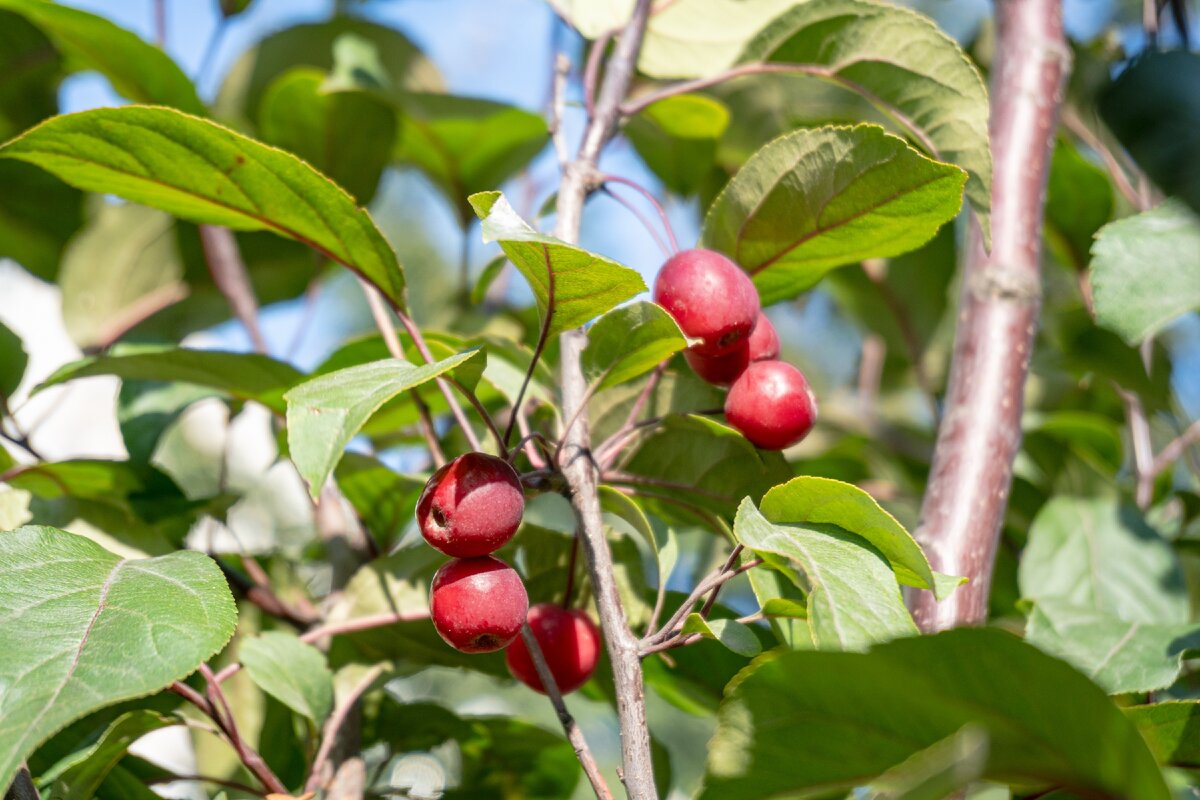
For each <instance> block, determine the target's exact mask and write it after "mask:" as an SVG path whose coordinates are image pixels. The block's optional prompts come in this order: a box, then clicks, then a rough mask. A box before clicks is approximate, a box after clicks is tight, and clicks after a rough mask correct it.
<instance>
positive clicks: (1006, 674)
mask: <svg viewBox="0 0 1200 800" xmlns="http://www.w3.org/2000/svg"><path fill="white" fill-rule="evenodd" d="M966 725H972V726H974V727H976V728H978V729H979V730H981V731H982V732H984V733H985V734H986V735H987V737H988V741H989V747H988V753H987V761H986V768H985V770H984V776H985V777H986V778H990V779H998V780H1001V781H1005V782H1018V783H1020V784H1021V785H1023V786H1025V787H1027V790H1034V789H1037V788H1039V787H1040V788H1043V789H1049V788H1051V787H1054V786H1061V787H1063V788H1065V789H1067V790H1071V791H1075V792H1078V793H1080V794H1082V795H1084V796H1089V797H1091V796H1095V797H1129V798H1132V797H1136V798H1138V800H1167V799H1168V798H1169V797H1170V796H1171V795H1170V793H1169V792H1168V790H1167V787H1166V784H1165V783H1164V781H1163V777H1162V775H1161V774H1160V772H1159V770H1158V767H1157V765H1156V764H1155V763H1154V758H1153V757H1152V755H1151V754H1150V751H1149V750H1148V749H1147V747H1146V744H1145V742H1144V741H1143V740H1142V738H1141V736H1140V735H1139V734H1138V732H1137V730H1136V729H1135V728H1134V726H1133V725H1132V724H1131V723H1130V722H1129V721H1128V720H1127V719H1125V717H1124V716H1123V715H1122V714H1121V712H1120V711H1119V710H1118V709H1117V708H1116V707H1115V706H1114V705H1113V704H1112V702H1111V701H1110V700H1109V699H1108V697H1106V696H1105V695H1104V693H1103V691H1101V690H1100V689H1099V688H1097V687H1096V686H1094V685H1093V684H1091V683H1090V682H1088V681H1087V680H1086V679H1085V678H1084V677H1083V676H1081V675H1080V674H1079V673H1078V672H1076V671H1075V670H1074V669H1072V668H1071V667H1069V666H1067V665H1066V664H1064V663H1063V662H1061V661H1058V660H1056V659H1053V658H1051V657H1050V656H1047V655H1045V654H1044V653H1042V652H1041V651H1040V650H1038V649H1037V648H1035V647H1033V646H1032V645H1028V644H1025V643H1024V642H1022V641H1021V640H1020V639H1018V638H1016V637H1014V636H1012V635H1011V634H1008V633H1005V632H1003V631H1000V630H995V629H987V628H978V629H970V628H961V629H958V630H953V631H948V632H945V633H940V634H937V635H936V636H920V637H911V638H906V639H899V640H897V641H894V642H889V643H888V644H884V645H880V646H878V647H875V648H873V649H872V650H871V652H869V653H865V654H858V653H827V652H811V651H810V652H806V651H778V650H777V651H774V652H772V653H768V654H766V655H764V656H762V657H760V658H758V659H757V660H756V661H755V662H754V663H753V664H751V666H750V667H749V668H748V669H747V670H745V671H743V672H742V673H741V674H740V675H739V676H738V678H737V679H735V680H734V681H733V682H732V683H731V684H730V686H729V688H728V689H727V694H726V699H725V701H724V702H723V703H722V705H721V711H720V714H719V716H718V719H717V731H716V734H715V735H714V737H713V739H712V743H711V744H710V749H709V759H708V775H707V777H706V780H705V789H704V791H703V792H702V793H701V795H700V797H701V798H703V800H712V799H713V798H721V800H755V799H756V798H765V797H777V796H781V795H788V796H792V795H796V794H801V793H813V794H816V793H818V790H819V792H823V793H828V792H830V791H833V790H836V789H842V790H844V791H849V790H850V788H851V787H853V786H857V785H861V784H862V783H863V782H864V780H867V779H868V776H873V775H879V774H881V773H883V772H885V771H886V770H888V769H891V768H892V767H894V766H896V765H897V764H899V763H901V762H902V761H904V760H905V759H908V758H910V757H911V756H912V755H914V754H915V753H918V752H920V751H922V750H925V749H927V748H929V747H932V746H934V745H935V744H937V743H938V742H939V741H941V740H944V739H946V738H948V737H950V736H953V735H954V734H955V733H956V732H957V731H959V730H961V729H962V728H963V727H964V726H966Z"/></svg>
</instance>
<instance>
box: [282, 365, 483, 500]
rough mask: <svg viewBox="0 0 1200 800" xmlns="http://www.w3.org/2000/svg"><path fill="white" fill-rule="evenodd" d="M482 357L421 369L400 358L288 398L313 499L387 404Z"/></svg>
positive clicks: (338, 375) (293, 447) (295, 450)
mask: <svg viewBox="0 0 1200 800" xmlns="http://www.w3.org/2000/svg"><path fill="white" fill-rule="evenodd" d="M479 353H480V350H479V349H475V350H468V351H467V352H465V353H459V354H458V355H455V356H451V357H450V358H446V359H443V360H441V361H435V362H434V363H432V364H423V365H421V366H417V365H415V364H410V363H408V362H407V361H400V360H398V359H387V360H384V361H375V362H372V363H370V364H363V365H362V366H358V367H350V368H349V369H343V370H338V371H337V372H331V373H329V374H327V375H321V376H320V377H317V378H313V379H312V380H309V381H306V382H304V383H302V384H300V385H299V386H296V387H295V388H294V389H292V390H291V391H289V392H288V393H287V394H286V395H284V400H286V401H287V434H288V447H289V448H290V451H291V456H292V461H294V462H295V463H296V469H297V470H299V471H300V476H301V477H302V478H304V480H305V481H306V482H307V483H308V487H309V492H310V494H312V496H313V497H314V498H315V497H316V496H317V495H319V494H320V493H321V489H322V488H323V487H324V486H325V481H326V480H328V478H329V475H330V473H332V472H333V470H334V467H336V466H337V464H338V461H340V460H341V458H342V452H343V451H344V450H345V449H346V445H347V444H349V443H350V440H351V439H353V438H354V436H355V434H357V433H358V431H359V429H360V428H362V426H363V425H364V424H366V422H367V420H368V419H370V417H371V415H372V414H374V413H375V412H376V411H378V410H379V408H380V407H381V406H382V405H383V404H384V403H386V402H387V401H388V400H391V399H392V398H393V397H395V396H396V395H398V394H400V393H401V392H406V391H408V390H409V389H412V388H414V387H416V386H420V385H421V384H422V383H425V382H427V381H431V380H433V379H434V378H436V377H438V376H439V375H443V374H445V373H447V372H449V371H450V370H452V369H454V368H455V367H457V366H458V365H460V364H462V363H464V362H465V361H467V360H468V359H470V358H473V357H475V356H476V355H478V354H479Z"/></svg>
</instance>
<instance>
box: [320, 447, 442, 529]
mask: <svg viewBox="0 0 1200 800" xmlns="http://www.w3.org/2000/svg"><path fill="white" fill-rule="evenodd" d="M334 475H335V477H336V478H337V485H338V488H339V489H341V491H342V494H343V495H345V497H346V500H347V501H349V503H350V505H352V506H354V510H355V511H356V512H358V516H359V518H360V519H361V520H362V522H363V525H365V526H366V528H367V530H368V531H370V532H371V534H372V535H373V536H374V537H375V539H376V541H378V542H379V543H380V546H381V547H387V546H388V545H389V544H390V543H392V542H395V541H397V540H399V538H400V534H401V533H402V532H403V531H404V528H405V526H407V525H408V524H409V523H410V522H412V520H413V512H414V510H415V509H416V507H417V498H418V496H419V495H420V494H421V490H422V489H423V488H424V487H425V482H426V480H428V478H427V476H418V475H401V474H400V473H398V472H395V471H394V470H391V469H389V468H388V467H387V466H386V465H384V464H383V463H381V462H380V461H378V460H376V459H374V458H371V457H370V456H365V455H362V454H361V453H346V454H345V455H343V456H342V460H341V462H340V463H339V464H338V466H337V470H335V472H334Z"/></svg>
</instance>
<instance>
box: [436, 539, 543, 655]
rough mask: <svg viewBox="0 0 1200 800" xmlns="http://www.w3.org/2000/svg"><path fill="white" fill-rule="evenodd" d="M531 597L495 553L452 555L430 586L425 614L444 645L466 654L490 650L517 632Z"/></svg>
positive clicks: (511, 637)
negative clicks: (478, 555) (493, 555)
mask: <svg viewBox="0 0 1200 800" xmlns="http://www.w3.org/2000/svg"><path fill="white" fill-rule="evenodd" d="M528 610H529V596H528V595H527V594H526V593H525V584H524V583H522V582H521V576H520V575H518V574H517V571H516V570H514V569H513V568H512V567H510V566H508V565H507V564H505V563H504V562H503V561H501V560H500V559H498V558H492V557H491V556H482V557H480V558H456V559H454V560H453V561H450V562H448V563H447V564H445V565H443V566H442V568H441V569H439V570H438V571H437V574H436V575H434V576H433V583H432V584H431V586H430V587H429V616H430V617H432V618H433V627H435V628H436V629H437V632H438V634H439V635H440V636H441V637H442V638H443V639H445V640H446V644H448V645H450V646H451V647H453V648H454V649H455V650H461V651H462V652H464V653H491V652H494V651H496V650H499V649H501V648H503V647H504V646H505V645H507V644H508V643H509V642H511V641H512V640H513V639H514V638H516V637H517V635H518V634H519V633H520V632H521V625H522V624H523V623H524V622H525V614H526V613H528Z"/></svg>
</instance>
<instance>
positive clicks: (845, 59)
mask: <svg viewBox="0 0 1200 800" xmlns="http://www.w3.org/2000/svg"><path fill="white" fill-rule="evenodd" d="M738 61H739V62H741V63H743V64H749V63H754V62H758V61H769V62H773V63H786V64H798V65H805V66H806V67H809V69H806V70H805V73H806V74H809V75H813V76H816V77H818V78H821V79H823V80H826V81H830V82H832V83H833V84H835V85H837V86H841V87H842V88H845V89H848V90H850V91H852V92H857V93H859V94H861V95H862V96H863V97H864V98H866V99H867V100H868V101H870V102H871V103H872V104H873V105H874V106H876V107H877V108H878V109H879V110H880V111H882V112H883V113H884V114H886V115H887V116H888V117H890V118H891V119H892V120H894V121H895V122H896V123H897V124H898V125H899V126H900V127H901V128H903V129H904V130H905V131H906V132H907V133H908V134H909V135H910V136H912V138H913V140H914V141H916V142H918V143H920V145H921V147H922V148H924V149H925V151H926V152H928V153H929V154H930V155H932V156H934V157H935V158H937V159H938V160H940V161H949V162H951V163H953V164H957V165H958V166H960V167H962V168H963V169H964V170H966V171H967V173H968V175H969V176H970V177H969V178H968V179H967V184H966V192H967V198H968V199H969V200H970V202H971V205H972V207H974V209H975V210H976V211H977V212H978V213H979V215H980V218H981V222H982V223H983V226H984V230H985V231H986V230H988V214H989V211H990V209H991V185H992V158H991V150H990V148H989V144H988V142H989V140H988V114H989V106H988V95H987V89H986V88H985V87H984V84H983V79H982V78H981V77H980V76H979V71H978V70H977V69H975V66H974V65H973V64H972V63H971V60H970V59H969V58H968V57H967V56H966V54H964V53H963V51H962V50H961V49H960V48H959V46H958V45H957V44H956V43H955V42H954V40H953V39H951V38H950V37H949V36H947V35H946V34H944V33H942V31H940V30H939V29H938V27H937V26H936V25H935V24H934V23H933V22H932V21H931V20H929V19H928V18H926V17H924V16H922V15H920V14H917V13H916V12H914V11H910V10H909V9H906V8H900V7H898V6H896V5H892V4H891V3H880V2H873V1H872V0H810V2H807V3H800V4H796V5H794V6H793V7H792V8H791V10H790V11H788V12H787V13H784V14H782V15H780V16H779V17H778V18H776V19H775V20H774V21H773V22H771V23H770V24H769V25H767V26H766V27H765V28H764V29H763V30H762V32H760V33H759V34H758V36H756V37H755V38H754V40H753V41H752V42H750V44H748V45H747V46H746V49H745V51H744V52H743V53H742V55H741V57H740V58H739V59H738ZM898 186H899V184H898Z"/></svg>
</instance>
